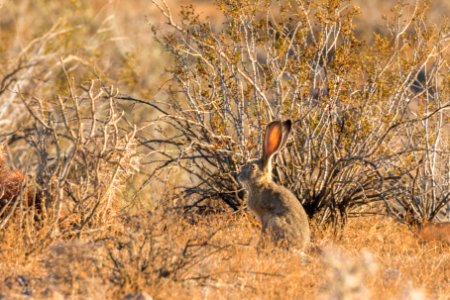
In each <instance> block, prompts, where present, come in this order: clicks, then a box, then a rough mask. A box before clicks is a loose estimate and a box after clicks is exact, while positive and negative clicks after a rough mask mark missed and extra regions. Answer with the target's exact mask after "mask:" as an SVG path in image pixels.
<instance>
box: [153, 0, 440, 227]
mask: <svg viewBox="0 0 450 300" xmlns="http://www.w3.org/2000/svg"><path fill="white" fill-rule="evenodd" d="M154 2H155V4H156V5H157V6H158V7H159V8H160V10H161V12H162V13H163V14H164V15H165V16H166V18H167V24H168V26H169V27H170V28H169V29H167V30H164V31H163V32H164V33H162V34H158V30H156V33H157V38H158V39H159V41H160V42H161V43H162V45H163V46H164V47H165V48H166V49H167V50H168V51H170V53H172V57H173V59H174V63H173V65H172V67H171V68H170V70H169V71H168V72H169V74H170V75H171V76H172V78H173V81H171V82H170V86H169V87H168V88H167V92H168V93H169V94H170V100H169V101H167V102H166V103H165V107H166V108H168V111H169V113H167V114H163V115H162V116H161V117H160V118H159V119H158V120H156V121H155V123H157V124H160V126H161V127H162V126H164V128H165V129H166V131H165V134H166V135H167V136H168V137H167V138H166V139H154V140H152V139H150V140H148V141H147V145H148V146H149V147H150V148H151V149H152V150H154V151H155V152H154V153H155V155H156V156H158V157H160V158H161V157H162V158H163V159H161V163H160V167H161V168H160V170H162V167H163V166H164V167H166V166H169V165H176V166H178V167H179V168H180V169H182V170H184V171H186V174H187V176H188V179H189V180H187V183H185V184H182V183H180V184H179V188H180V190H181V191H182V193H183V197H182V199H187V201H188V203H185V206H184V207H185V208H196V209H200V210H202V211H203V210H205V209H206V208H211V207H215V208H216V209H217V208H218V207H220V206H222V205H223V204H226V205H225V206H228V207H231V208H232V209H234V210H237V209H239V208H240V207H241V205H242V199H243V195H244V194H243V192H242V189H241V187H240V185H239V183H238V182H237V181H236V179H235V176H236V174H237V172H238V171H239V169H240V167H241V165H242V164H243V163H244V162H245V161H246V160H247V159H249V158H251V157H254V156H258V154H259V152H260V148H261V138H262V132H263V130H264V126H265V125H266V124H268V123H269V122H270V121H271V120H273V119H284V118H291V119H293V120H294V133H293V138H292V139H291V140H290V142H289V143H288V146H287V149H288V150H287V151H285V152H284V153H283V154H282V155H280V157H279V158H278V159H277V164H276V166H275V170H274V173H275V180H276V181H277V182H279V183H281V184H283V185H285V186H287V187H288V188H289V189H290V190H292V191H293V192H294V193H295V194H296V195H297V196H298V198H299V199H301V201H302V203H303V205H304V206H305V208H306V210H307V212H308V213H309V215H310V216H313V217H317V218H319V219H320V220H321V223H330V222H331V223H333V224H338V223H339V222H340V221H342V222H345V221H346V219H347V217H348V216H349V215H350V216H352V215H361V214H366V213H374V212H381V211H382V210H383V208H382V207H384V206H383V205H382V204H383V203H387V202H389V201H392V200H393V199H394V198H395V197H396V196H397V195H398V193H399V191H404V190H405V188H404V184H402V183H401V182H402V180H403V179H405V178H406V177H407V176H408V175H410V174H411V171H412V170H414V168H417V167H418V165H419V164H421V163H422V161H421V162H419V161H417V160H416V161H415V163H413V164H412V163H411V155H413V156H414V155H415V154H411V153H421V154H417V155H424V154H423V153H426V152H427V150H426V149H424V148H423V147H422V145H423V143H422V142H425V140H426V139H427V138H429V137H430V136H428V137H426V138H425V139H422V140H421V141H418V140H417V134H418V132H420V127H421V124H422V123H423V122H434V116H437V115H436V114H438V115H440V116H445V113H443V112H442V110H444V108H445V107H446V106H447V103H446V101H445V99H447V98H448V96H446V95H448V91H447V89H446V88H442V83H443V82H442V79H441V78H443V77H445V72H446V71H447V69H446V68H447V67H446V66H445V62H446V59H445V53H446V50H445V49H446V47H447V46H448V39H446V38H445V36H446V34H447V32H448V30H447V27H445V26H444V27H442V28H440V29H439V28H437V27H435V26H429V25H427V23H426V7H425V6H419V5H417V6H416V7H414V11H413V12H412V13H410V14H408V13H407V12H408V9H407V8H405V6H402V5H399V6H397V7H395V8H394V12H393V15H392V18H391V19H389V20H388V24H387V25H388V27H387V28H388V30H389V32H390V34H389V35H384V36H382V35H376V34H375V35H374V39H373V41H372V42H371V43H370V44H369V43H366V42H364V41H362V40H359V39H358V36H356V34H355V29H354V27H353V23H352V20H353V17H354V16H355V15H356V14H357V13H358V9H357V7H355V6H352V5H351V4H350V3H349V2H347V1H324V2H321V3H317V4H314V3H309V2H303V1H286V2H280V3H277V4H270V3H267V2H265V1H246V2H245V3H242V2H241V1H231V0H230V1H218V4H217V6H218V8H219V9H220V10H221V12H222V14H223V15H224V19H225V22H224V23H223V26H222V27H220V28H217V27H215V26H213V25H212V24H211V23H209V22H208V21H204V20H202V19H201V18H199V16H198V15H197V14H196V12H195V10H194V8H193V7H187V8H185V9H184V10H183V11H182V13H181V21H179V22H176V21H174V20H175V18H174V17H173V16H172V14H171V12H170V10H169V8H168V6H167V5H166V4H165V2H159V1H154ZM168 31H169V33H168ZM446 45H447V46H446ZM423 70H430V72H429V76H428V78H429V80H427V82H426V85H427V86H432V87H433V90H434V94H435V95H434V96H433V97H435V98H436V99H437V98H439V99H441V101H440V102H436V101H435V100H433V101H434V102H433V101H432V100H431V96H430V91H431V90H430V89H429V88H424V89H422V90H421V91H420V89H418V88H417V87H418V84H417V83H418V82H419V79H421V77H420V74H421V73H420V72H423ZM413 104H414V105H413ZM438 112H439V113H438ZM439 130H440V129H439ZM411 131H414V132H416V135H415V136H414V138H413V139H407V138H405V137H406V136H411V135H408V134H409V132H411ZM222 207H223V206H222Z"/></svg>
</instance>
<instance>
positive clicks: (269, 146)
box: [262, 120, 292, 166]
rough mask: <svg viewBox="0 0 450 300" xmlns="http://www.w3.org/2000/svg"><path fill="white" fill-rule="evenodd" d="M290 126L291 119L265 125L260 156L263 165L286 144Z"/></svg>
mask: <svg viewBox="0 0 450 300" xmlns="http://www.w3.org/2000/svg"><path fill="white" fill-rule="evenodd" d="M291 126H292V122H291V120H287V121H285V122H283V123H282V122H280V121H274V122H272V123H270V124H269V125H267V129H266V134H265V136H264V145H263V156H262V161H263V163H264V166H266V165H267V163H268V162H269V161H270V159H271V158H272V156H273V155H274V154H275V153H277V152H278V151H280V150H281V149H282V148H283V147H284V146H285V145H286V143H287V140H288V136H289V133H290V132H291Z"/></svg>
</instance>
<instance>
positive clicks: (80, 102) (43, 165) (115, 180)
mask: <svg viewBox="0 0 450 300" xmlns="http://www.w3.org/2000/svg"><path fill="white" fill-rule="evenodd" d="M69 84H70V80H69ZM70 91H71V93H70V94H69V95H59V96H57V97H56V99H55V100H54V101H43V100H41V99H40V98H39V97H36V96H35V97H32V98H28V97H26V96H23V106H24V108H26V109H27V111H28V113H29V118H30V122H27V123H26V124H23V126H21V127H19V129H17V130H15V131H14V132H13V133H12V134H11V135H9V136H8V137H7V139H6V141H5V142H6V143H7V144H8V148H9V152H10V153H11V155H12V156H13V157H14V161H16V162H17V163H16V165H17V167H18V168H19V169H21V170H26V174H27V176H28V177H27V178H26V180H23V181H21V182H20V185H21V190H22V193H20V194H18V195H14V196H15V197H10V198H9V199H7V200H8V201H7V202H6V203H5V205H4V207H3V210H4V211H6V212H8V215H5V216H3V219H2V227H4V226H6V225H7V220H8V219H9V218H10V217H13V216H14V215H17V214H18V215H19V216H20V217H18V219H16V220H15V221H19V222H22V227H25V228H27V230H31V231H33V229H35V228H36V227H35V226H36V224H39V226H38V229H43V228H45V231H48V233H47V234H43V233H41V234H39V235H37V234H36V235H33V234H31V235H26V236H27V237H28V238H29V239H30V240H29V241H28V242H29V243H31V244H35V243H36V242H37V241H39V237H42V236H44V237H50V236H54V233H55V230H56V232H58V230H59V232H60V234H62V235H63V236H64V235H74V234H76V235H80V234H82V233H83V232H84V231H85V229H88V228H97V227H99V226H103V225H105V224H108V223H109V222H111V221H112V220H113V219H114V217H115V216H116V215H117V214H118V213H119V211H120V209H121V207H122V206H123V203H124V202H123V200H124V199H123V195H122V194H121V190H122V189H123V187H124V184H125V182H126V181H127V180H128V178H129V177H130V176H131V175H133V174H134V173H135V172H136V171H137V170H138V167H139V164H138V157H137V155H136V144H137V141H136V140H135V134H136V127H135V126H133V125H132V124H129V123H128V122H126V121H125V120H124V118H123V117H124V114H123V111H122V110H121V109H120V108H119V107H118V105H117V103H116V102H115V101H114V100H113V98H112V97H113V96H114V93H115V90H114V87H112V86H111V87H102V86H101V85H100V82H98V81H91V82H88V83H87V85H86V86H81V87H75V86H72V85H71V86H70ZM29 191H33V193H32V195H33V197H34V198H33V199H32V200H31V201H30V199H29V197H30V192H29ZM36 222H37V223H36ZM35 239H37V240H35ZM38 244H39V243H38Z"/></svg>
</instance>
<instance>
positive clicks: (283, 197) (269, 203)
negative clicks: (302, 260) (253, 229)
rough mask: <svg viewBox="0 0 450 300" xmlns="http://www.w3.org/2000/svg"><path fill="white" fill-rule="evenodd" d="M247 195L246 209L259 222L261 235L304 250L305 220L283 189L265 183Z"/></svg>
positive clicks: (297, 204) (307, 235)
mask: <svg viewBox="0 0 450 300" xmlns="http://www.w3.org/2000/svg"><path fill="white" fill-rule="evenodd" d="M255 190H256V192H254V193H252V192H250V194H249V207H250V209H252V210H253V211H254V212H255V214H256V215H257V216H258V217H259V218H260V220H261V223H262V227H263V230H264V231H266V230H267V231H269V232H270V234H271V237H272V239H273V240H274V241H275V242H287V243H288V244H289V245H292V246H296V247H298V248H302V249H304V248H305V247H306V246H307V245H308V244H309V242H310V230H309V222H308V216H307V215H306V212H305V210H304V209H303V207H302V205H301V204H300V202H299V200H298V199H297V197H295V195H294V194H292V192H291V191H289V190H288V189H287V188H285V187H283V186H280V185H277V184H275V183H273V182H267V183H265V184H262V185H261V186H259V187H257V189H255Z"/></svg>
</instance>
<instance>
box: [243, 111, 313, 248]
mask: <svg viewBox="0 0 450 300" xmlns="http://www.w3.org/2000/svg"><path fill="white" fill-rule="evenodd" d="M290 129H291V121H290V120H288V121H285V122H283V123H281V122H280V121H275V122H272V123H270V124H269V125H268V126H267V129H266V134H265V137H264V144H263V145H264V147H263V155H262V157H261V159H257V160H253V161H250V162H248V163H247V164H246V165H245V166H244V167H243V168H242V171H241V172H240V173H239V175H238V180H239V181H240V182H241V183H242V184H243V185H244V187H245V188H246V189H247V191H248V206H249V208H250V209H251V210H252V211H253V213H254V214H255V215H256V216H257V217H258V219H259V220H260V222H261V225H262V232H263V234H265V233H266V232H268V233H269V234H270V236H271V238H272V240H273V241H274V242H275V243H276V244H286V245H287V246H292V247H294V248H297V249H299V250H305V249H306V248H307V247H308V245H309V243H310V236H311V234H310V229H309V222H308V216H307V215H306V212H305V210H304V209H303V207H302V205H301V204H300V201H299V200H298V199H297V197H295V195H294V194H293V193H292V192H291V191H289V190H288V189H286V188H285V187H283V186H280V185H278V184H276V183H275V182H273V181H272V158H273V156H274V155H275V154H276V153H278V152H279V151H280V150H281V149H282V148H283V147H284V145H286V142H287V137H288V135H289V132H290Z"/></svg>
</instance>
